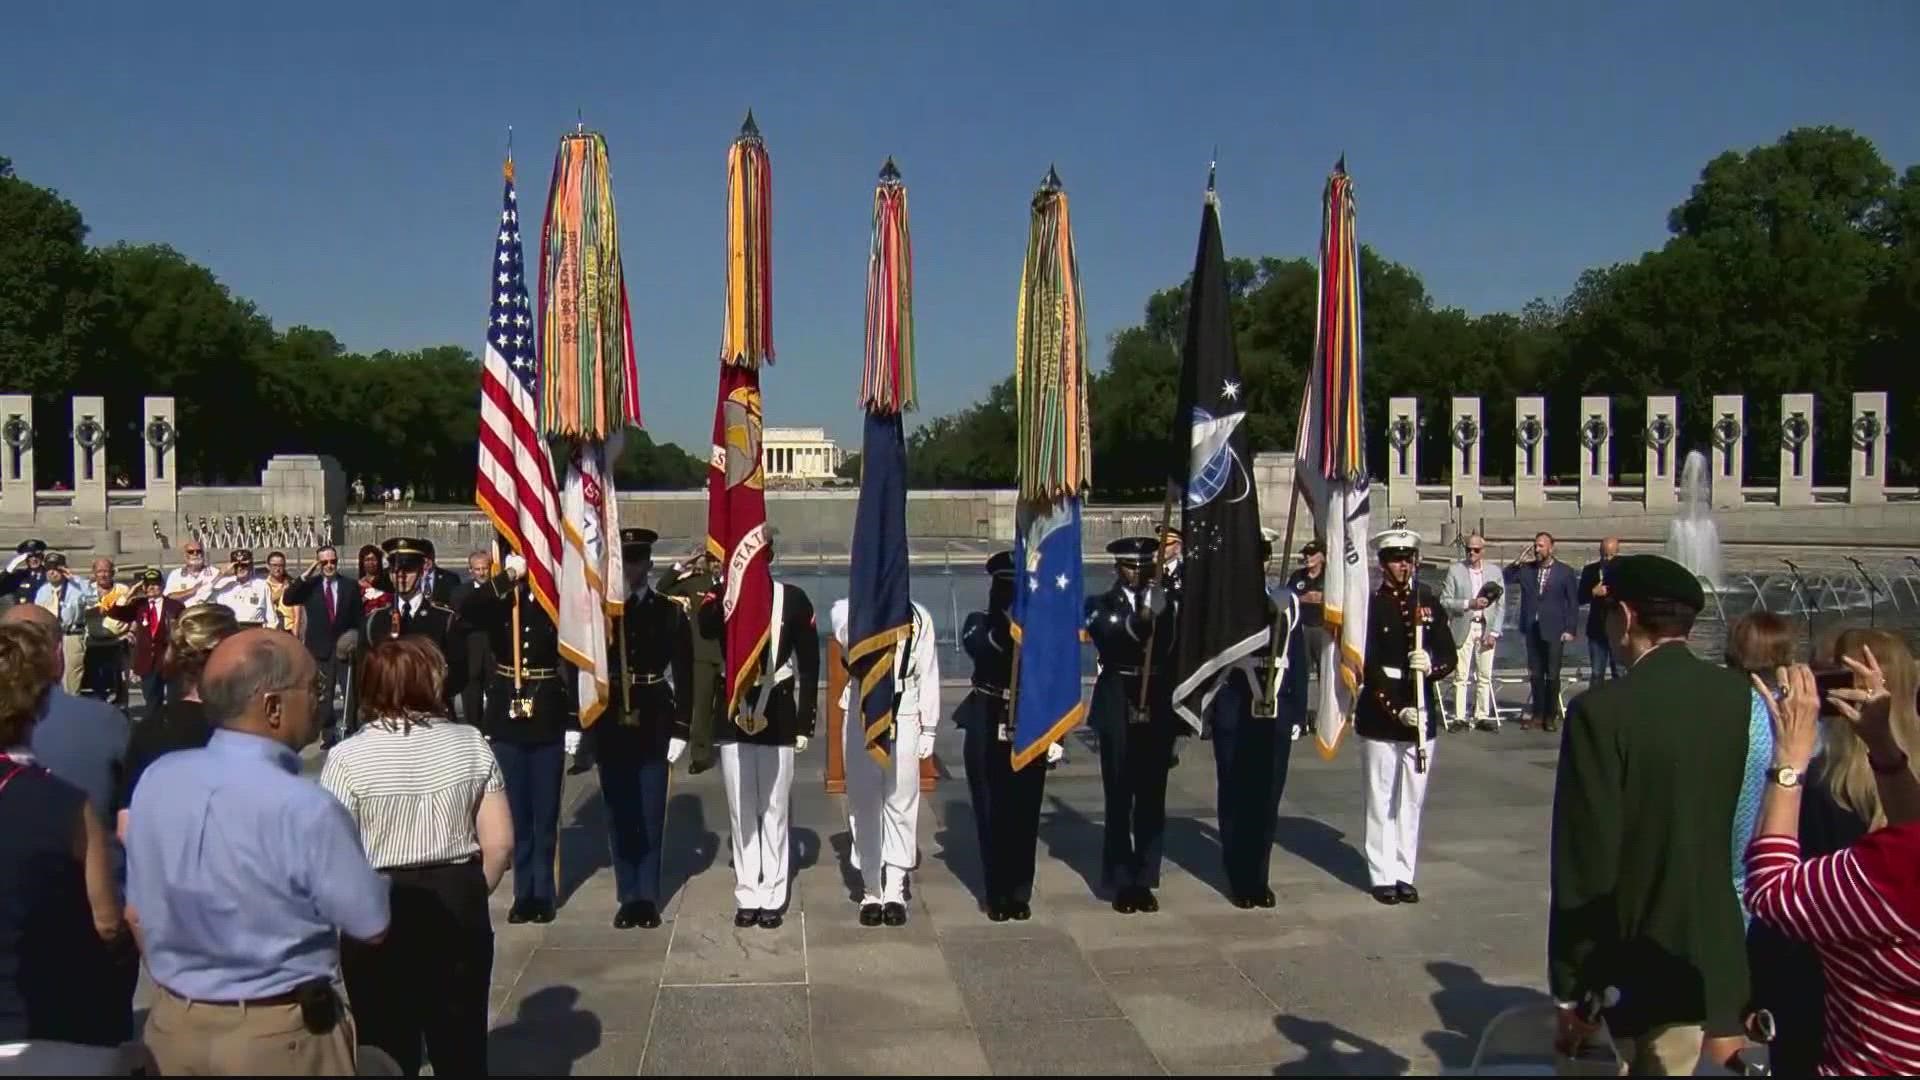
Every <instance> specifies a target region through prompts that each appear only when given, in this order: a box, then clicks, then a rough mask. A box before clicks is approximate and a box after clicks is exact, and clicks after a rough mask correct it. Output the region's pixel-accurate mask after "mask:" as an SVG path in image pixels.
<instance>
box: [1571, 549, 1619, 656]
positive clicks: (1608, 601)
mask: <svg viewBox="0 0 1920 1080" xmlns="http://www.w3.org/2000/svg"><path fill="white" fill-rule="evenodd" d="M1619 556H1620V538H1619V537H1617V536H1609V537H1607V538H1606V539H1604V540H1602V541H1600V558H1599V559H1597V560H1596V561H1594V562H1590V563H1588V564H1587V565H1586V567H1585V568H1583V569H1582V570H1581V571H1580V602H1581V603H1582V604H1584V605H1586V608H1587V663H1588V666H1589V667H1591V668H1592V669H1593V675H1592V676H1591V678H1590V680H1589V681H1590V682H1594V683H1597V682H1600V681H1601V680H1602V679H1607V678H1616V677H1618V676H1619V674H1620V665H1619V664H1618V663H1616V662H1615V661H1614V659H1613V645H1612V643H1611V642H1609V641H1608V640H1607V612H1608V611H1610V610H1612V608H1613V588H1612V586H1611V585H1609V584H1608V582H1607V575H1608V572H1609V570H1610V568H1611V567H1612V566H1613V560H1614V559H1616V558H1619Z"/></svg>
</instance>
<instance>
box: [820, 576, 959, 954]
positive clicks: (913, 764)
mask: <svg viewBox="0 0 1920 1080" xmlns="http://www.w3.org/2000/svg"><path fill="white" fill-rule="evenodd" d="M849 607H850V605H849V604H848V601H847V600H846V599H845V598H842V599H839V600H835V601H834V602H833V610H832V612H831V613H830V618H829V622H830V623H831V624H832V626H833V636H834V637H835V638H837V639H839V642H840V647H841V649H842V650H845V649H846V648H848V644H847V618H848V611H849ZM911 625H912V629H911V631H909V633H908V635H907V640H906V641H904V642H902V643H901V644H900V645H899V646H898V647H897V648H896V649H895V650H894V651H893V652H892V654H891V655H893V660H892V661H891V663H892V664H893V672H894V695H893V732H892V735H891V741H890V745H891V748H892V749H891V751H890V753H889V755H888V758H887V764H886V765H885V766H884V767H883V766H882V765H881V764H880V763H879V762H878V761H875V760H874V758H873V755H872V754H869V753H868V752H867V734H866V716H865V714H864V713H863V712H862V711H861V709H860V704H859V701H858V700H857V699H856V697H855V695H854V685H853V684H854V680H852V679H848V680H847V684H846V686H844V687H842V688H841V692H840V708H841V709H842V710H843V711H844V716H845V735H844V737H843V738H842V739H841V741H840V747H841V750H842V752H843V753H844V754H845V762H846V778H847V828H848V831H849V832H850V833H851V834H852V837H853V849H852V854H853V868H854V870H856V871H858V872H859V874H860V877H861V879H862V881H863V882H864V883H865V884H864V886H863V887H864V889H865V893H864V895H862V897H861V899H860V925H862V926H879V925H880V924H882V923H885V924H886V925H888V926H904V925H906V922H907V875H908V874H909V873H911V872H912V871H913V868H914V866H915V864H917V863H918V862H919V861H920V843H919V837H918V832H917V830H918V828H919V822H920V763H921V762H922V761H924V760H926V759H927V758H930V757H932V756H933V743H934V727H935V725H937V724H939V722H940V646H939V643H938V641H937V640H936V638H935V635H934V627H933V613H932V612H930V611H928V610H927V609H926V606H925V605H923V604H920V603H918V602H915V603H913V605H912V624H911Z"/></svg>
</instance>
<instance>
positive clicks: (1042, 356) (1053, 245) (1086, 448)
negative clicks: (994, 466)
mask: <svg viewBox="0 0 1920 1080" xmlns="http://www.w3.org/2000/svg"><path fill="white" fill-rule="evenodd" d="M1083 310H1084V309H1083V307H1082V305H1081V300H1080V262H1079V258H1078V256H1077V255H1076V254H1075V252H1074V246H1073V224H1072V219H1071V217H1070V216H1069V214H1068V211H1067V195H1066V192H1065V191H1062V190H1061V188H1060V177H1059V176H1058V174H1056V173H1054V172H1053V171H1052V170H1051V169H1049V170H1048V171H1047V179H1046V182H1044V183H1043V184H1042V185H1041V187H1040V190H1039V191H1037V192H1035V193H1034V196H1033V205H1032V215H1031V217H1030V219H1029V223H1028V230H1027V258H1026V264H1025V266H1024V267H1023V268H1022V269H1021V273H1020V306H1019V312H1018V315H1017V317H1016V324H1015V331H1014V332H1015V338H1016V344H1015V357H1014V397H1015V399H1016V401H1017V403H1018V409H1019V447H1018V453H1019V457H1018V467H1019V476H1020V497H1021V499H1023V500H1025V501H1028V502H1053V501H1056V500H1058V499H1062V498H1067V497H1070V496H1072V497H1078V496H1079V495H1081V494H1082V493H1084V492H1085V491H1086V490H1087V488H1088V487H1089V486H1090V485H1091V484H1092V482H1093V475H1092V462H1093V452H1092V450H1091V449H1090V444H1089V441H1088V435H1087V326H1086V320H1085V317H1084V315H1083Z"/></svg>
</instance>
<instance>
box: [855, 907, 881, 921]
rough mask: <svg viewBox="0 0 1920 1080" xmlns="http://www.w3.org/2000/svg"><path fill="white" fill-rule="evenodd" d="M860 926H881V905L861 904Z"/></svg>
mask: <svg viewBox="0 0 1920 1080" xmlns="http://www.w3.org/2000/svg"><path fill="white" fill-rule="evenodd" d="M860 925H861V926H879V925H880V905H879V904H861V905H860Z"/></svg>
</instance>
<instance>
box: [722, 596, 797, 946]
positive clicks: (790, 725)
mask: <svg viewBox="0 0 1920 1080" xmlns="http://www.w3.org/2000/svg"><path fill="white" fill-rule="evenodd" d="M721 612H722V608H721V601H720V598H719V597H718V596H714V595H712V594H709V598H708V600H707V602H706V603H705V604H704V605H703V606H702V607H701V608H700V614H699V619H700V632H701V633H702V634H704V635H705V636H707V637H709V638H714V639H720V638H721V636H722V631H723V628H724V624H723V623H722V621H721V619H722V615H721ZM758 675H759V677H758V679H757V680H756V681H755V682H754V683H753V684H752V685H750V686H748V687H747V689H746V690H745V691H743V692H742V693H741V696H740V704H739V706H738V707H737V708H734V709H733V710H732V711H731V714H730V715H727V716H726V717H725V722H724V723H722V724H720V725H719V727H718V729H717V730H716V731H715V732H714V742H716V743H718V744H719V747H720V774H721V777H722V778H723V780H724V781H725V783H726V788H727V817H728V819H729V824H730V825H731V827H732V829H733V875H734V889H733V896H734V901H735V904H736V910H735V911H734V914H733V925H735V926H740V927H746V926H752V925H754V924H755V923H758V924H760V925H761V926H763V927H765V928H767V929H769V930H771V929H773V928H774V927H777V926H779V925H780V923H781V921H782V919H783V918H784V916H783V914H782V912H783V911H784V910H785V909H786V906H787V880H788V867H789V865H790V863H791V860H792V855H793V851H792V843H791V841H790V839H789V836H788V833H787V824H788V815H787V804H788V797H789V795H790V794H791V792H792V790H793V758H794V755H795V754H798V753H800V752H802V751H804V750H806V748H807V740H808V739H811V738H812V737H813V728H814V723H815V719H816V716H817V714H818V713H819V711H820V632H819V629H818V627H817V626H816V624H815V621H814V614H813V602H812V601H811V600H809V599H807V594H806V593H805V592H803V591H802V590H801V589H800V587H799V586H797V585H789V584H787V583H786V582H783V581H780V580H778V579H775V581H774V583H773V624H772V629H771V638H770V640H769V641H768V643H767V648H766V650H765V652H764V653H763V654H762V657H761V660H760V671H759V673H758Z"/></svg>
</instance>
